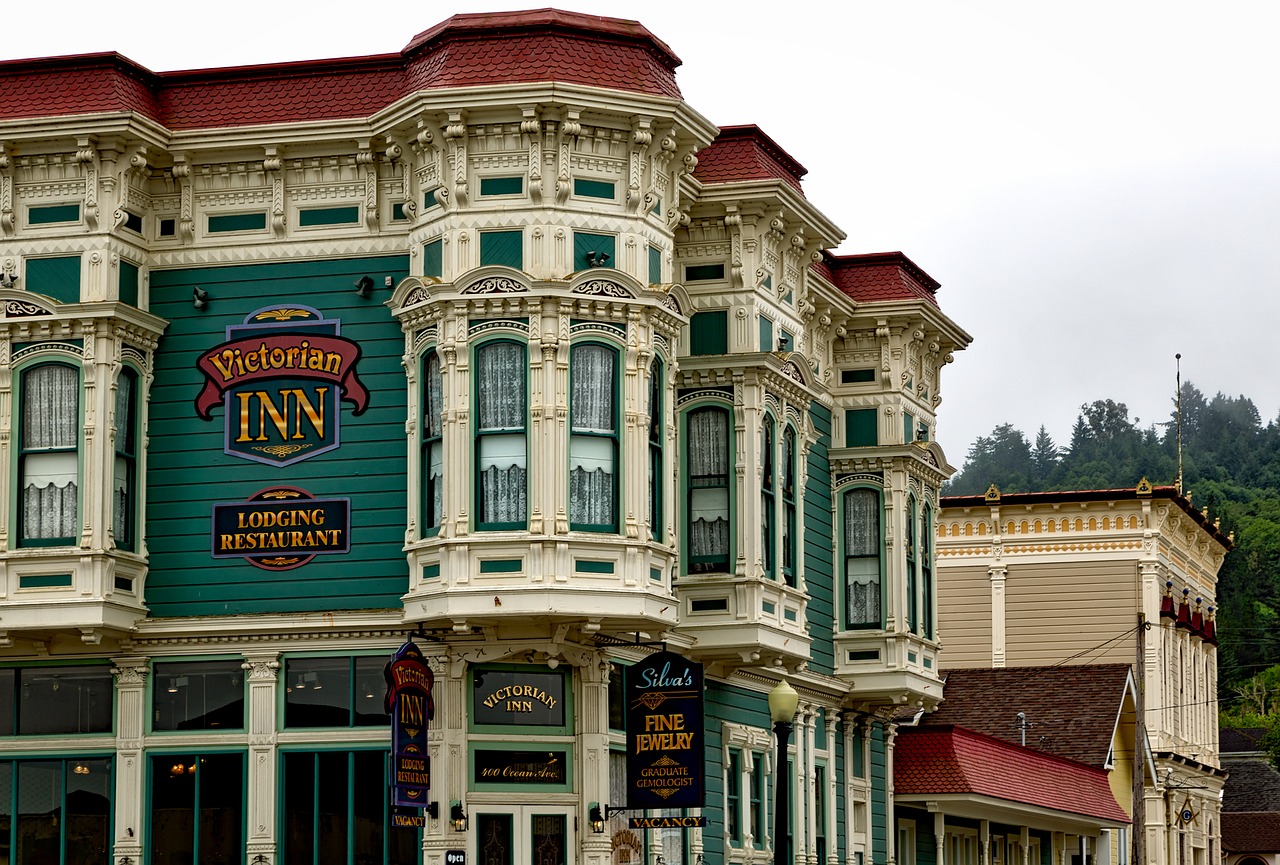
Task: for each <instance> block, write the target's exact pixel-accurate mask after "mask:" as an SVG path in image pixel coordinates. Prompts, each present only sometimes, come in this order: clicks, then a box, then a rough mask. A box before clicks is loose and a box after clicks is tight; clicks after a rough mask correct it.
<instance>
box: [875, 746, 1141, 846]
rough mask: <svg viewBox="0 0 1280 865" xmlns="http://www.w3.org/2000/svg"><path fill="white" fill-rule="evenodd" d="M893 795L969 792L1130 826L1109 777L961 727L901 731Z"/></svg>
mask: <svg viewBox="0 0 1280 865" xmlns="http://www.w3.org/2000/svg"><path fill="white" fill-rule="evenodd" d="M893 792H894V795H895V796H911V795H926V796H928V795H943V794H948V793H971V794H974V795H977V796H989V797H991V798H994V799H1003V800H1005V801H1008V802H1018V803H1022V804H1026V805H1036V806H1038V807H1041V808H1051V809H1053V810H1054V811H1062V812H1066V813H1069V814H1084V815H1086V816H1089V817H1094V818H1096V819H1099V820H1103V821H1107V822H1110V823H1115V824H1123V823H1128V822H1129V816H1128V815H1127V814H1125V813H1124V810H1123V809H1121V807H1120V805H1119V804H1118V803H1117V802H1116V797H1115V795H1114V794H1113V793H1112V792H1111V785H1110V783H1109V782H1108V780H1107V773H1106V772H1105V771H1104V770H1102V769H1096V768H1093V767H1091V766H1085V765H1082V764H1080V763H1076V762H1074V761H1071V760H1064V759H1062V758H1060V757H1052V756H1049V755H1047V754H1041V753H1038V752H1036V751H1033V750H1032V749H1030V748H1021V747H1018V746H1017V745H1010V744H1008V743H1007V742H1002V741H1000V740H998V739H995V738H992V737H991V736H984V735H982V734H981V733H976V732H974V731H972V730H966V729H964V728H962V727H951V726H938V727H923V728H922V727H902V728H900V729H899V732H898V739H897V742H896V744H895V745H894V749H893Z"/></svg>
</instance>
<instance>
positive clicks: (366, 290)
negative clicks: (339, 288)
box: [355, 274, 373, 297]
mask: <svg viewBox="0 0 1280 865" xmlns="http://www.w3.org/2000/svg"><path fill="white" fill-rule="evenodd" d="M355 285H356V294H358V295H360V296H361V297H368V296H369V295H370V294H372V293H373V277H372V276H369V275H368V274H365V275H364V276H362V277H360V278H359V279H357V280H356V282H355Z"/></svg>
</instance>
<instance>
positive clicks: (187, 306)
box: [0, 9, 969, 865]
mask: <svg viewBox="0 0 1280 865" xmlns="http://www.w3.org/2000/svg"><path fill="white" fill-rule="evenodd" d="M679 64H680V60H679V59H678V58H677V57H676V56H675V54H674V53H673V52H672V50H671V48H670V47H669V46H667V45H666V44H665V43H664V42H663V41H661V40H660V39H658V38H657V37H656V36H654V35H653V34H652V33H650V32H649V31H648V30H646V29H645V28H644V27H643V26H642V25H641V24H640V23H638V22H635V21H626V20H618V19H612V18H603V17H599V16H591V15H581V14H577V13H570V12H560V11H556V10H547V9H542V10H537V11H529V12H508V13H495V14H484V15H457V16H454V17H452V18H449V19H447V20H445V21H443V22H441V23H440V24H437V25H436V26H434V27H431V29H429V30H426V31H424V32H422V33H420V34H419V35H417V36H415V37H414V38H413V39H412V40H411V41H409V43H408V44H407V45H406V46H405V47H404V48H403V49H401V50H399V51H394V52H392V53H387V54H379V55H373V56H368V57H356V58H342V59H330V60H315V61H306V62H299V63H288V64H275V65H265V66H254V67H237V68H228V69H213V70H196V71H181V72H162V73H157V72H153V71H151V70H148V69H146V68H144V67H143V66H140V65H138V64H137V63H134V62H133V61H131V60H128V59H126V58H123V57H121V56H119V55H117V54H96V55H84V56H76V57H56V58H43V59H37V60H10V61H0V475H3V478H0V480H4V481H5V483H2V484H0V489H4V490H6V491H7V492H6V494H5V495H4V496H0V746H2V747H0V859H5V860H6V861H11V862H14V863H57V865H71V863H80V862H95V863H97V862H106V861H110V862H112V863H114V865H177V863H232V862H241V863H250V865H277V863H306V865H316V863H321V862H323V863H342V865H356V863H373V862H381V863H424V865H442V863H445V862H471V863H481V865H517V863H519V865H524V863H534V862H536V863H539V865H542V863H554V865H605V863H611V865H614V863H616V865H622V863H627V865H639V863H644V865H655V863H659V862H661V863H664V865H677V863H686V865H696V863H699V862H703V863H713V862H714V863H757V862H766V861H774V859H775V855H776V854H777V855H789V856H790V857H791V861H793V862H795V863H823V865H828V863H842V865H862V863H871V862H886V861H900V862H901V861H907V857H906V851H905V850H904V851H903V855H901V856H900V855H898V853H897V851H896V849H895V848H896V846H897V845H898V843H899V840H900V839H905V837H906V836H903V835H901V834H900V833H899V831H898V829H899V828H901V826H904V825H905V824H903V823H901V821H900V820H899V818H898V817H895V810H894V801H893V796H892V794H891V787H892V785H891V783H890V778H891V774H892V754H893V741H894V736H895V729H896V727H895V722H894V718H895V717H897V713H899V712H900V711H901V710H903V709H904V708H907V709H913V710H916V711H918V710H928V709H931V708H933V707H934V706H935V705H937V703H938V701H939V700H940V699H941V696H942V681H941V678H940V676H939V663H940V658H939V647H940V643H939V639H938V634H937V631H936V622H935V610H936V588H935V586H934V579H933V574H934V569H933V561H932V559H933V556H932V545H931V544H930V543H929V542H928V539H929V538H930V537H932V536H933V533H934V522H933V521H934V514H935V513H936V509H937V498H938V490H939V489H940V487H941V485H942V483H943V481H944V480H945V479H946V478H947V477H948V475H949V474H950V473H951V471H952V469H951V467H950V466H949V465H948V463H947V460H946V457H945V455H944V454H943V451H942V449H941V448H940V447H939V446H938V444H937V443H936V438H937V436H936V433H937V417H936V414H935V411H936V409H937V407H938V406H939V404H940V402H941V399H942V396H941V393H942V390H941V388H942V381H941V372H942V369H943V367H944V366H945V365H946V364H947V363H949V362H950V361H951V360H952V357H953V353H954V352H955V351H957V350H959V349H963V348H964V347H965V346H966V345H967V344H968V342H969V337H968V335H967V334H966V333H965V332H964V331H963V330H961V329H960V328H959V327H958V326H956V325H955V324H954V323H953V322H952V321H951V320H950V319H949V318H948V317H947V316H946V315H945V314H944V313H943V312H942V311H941V309H940V307H939V305H938V299H937V290H938V287H939V285H938V283H937V282H936V281H934V280H933V279H932V278H931V277H930V276H929V275H928V274H927V273H925V272H924V271H923V270H922V269H921V268H919V267H918V266H917V265H915V264H914V263H913V262H912V261H911V260H910V259H908V258H907V257H906V256H904V255H902V254H901V253H896V252H894V253H871V254H839V253H836V252H833V251H832V250H834V249H835V247H836V246H837V245H838V244H839V243H840V241H841V240H842V239H843V233H842V232H841V231H840V229H839V228H838V227H837V226H835V225H834V224H833V223H832V222H831V221H830V220H829V219H828V218H827V217H826V216H824V215H823V214H822V213H821V212H819V211H818V210H817V209H816V208H814V207H813V205H811V204H810V203H809V201H808V199H807V198H806V197H805V192H804V188H803V185H802V182H801V179H802V177H803V176H804V174H805V170H804V168H803V166H801V165H800V164H799V163H798V162H797V161H796V160H795V159H794V158H793V157H792V156H791V155H789V154H788V153H787V152H785V151H784V150H783V149H782V148H781V147H780V146H779V145H778V144H777V143H775V142H774V141H773V140H772V139H771V138H770V137H769V136H768V135H766V134H765V133H764V132H763V131H762V130H760V129H758V128H757V127H754V126H737V127H724V128H717V127H716V126H714V125H712V124H711V123H710V122H709V121H708V120H707V119H706V118H705V117H704V116H703V115H702V114H700V113H699V112H698V111H697V110H696V109H695V108H694V107H692V106H690V105H688V104H687V103H686V102H685V101H684V100H683V98H682V97H681V94H680V89H679V87H678V84H677V81H676V74H675V72H676V68H677V67H678V66H679ZM389 659H392V660H391V662H390V664H389V663H388V661H389ZM784 679H785V680H787V681H788V682H790V684H791V685H792V686H794V688H795V689H796V691H798V692H799V695H800V697H799V709H798V712H797V714H796V716H795V718H794V729H795V734H794V736H792V737H791V739H790V741H789V744H788V745H787V746H786V747H785V748H784V749H783V752H782V753H779V749H778V745H777V740H776V739H775V738H774V737H773V735H772V734H771V721H770V715H769V710H768V706H767V700H766V694H767V693H768V692H769V691H770V690H771V689H772V688H774V686H775V685H777V684H778V683H779V682H780V681H781V680H784ZM781 785H787V786H786V787H785V789H786V790H787V791H788V793H789V795H788V796H786V797H785V798H783V799H782V800H781V801H782V802H783V803H788V802H789V803H790V804H789V805H787V806H786V807H785V808H783V809H782V811H781V812H779V813H776V814H775V813H774V807H775V805H774V803H775V802H777V801H779V800H778V799H777V798H776V797H777V796H778V794H779V791H780V790H782V789H783V787H782V786H781ZM776 818H780V819H776ZM911 820H912V821H914V820H915V818H911ZM776 827H785V834H786V835H787V837H786V838H782V837H776V836H777V835H778V831H779V830H778V829H777V828H776ZM913 831H914V830H913ZM912 837H919V838H922V839H925V840H923V841H921V843H922V844H924V843H926V842H927V843H928V844H930V845H932V841H931V840H929V839H932V837H933V836H932V835H930V834H929V833H928V832H927V831H925V830H924V828H923V827H922V828H921V830H920V833H919V835H918V836H912ZM902 843H905V840H904V841H903V842H902ZM921 849H922V851H923V850H924V848H923V847H922V848H921ZM929 849H930V850H932V846H930V847H929ZM788 851H790V852H789V854H788ZM921 855H925V854H924V853H923V852H922V853H921ZM929 855H933V854H932V853H929Z"/></svg>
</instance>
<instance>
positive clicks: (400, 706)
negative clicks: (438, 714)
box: [383, 640, 435, 808]
mask: <svg viewBox="0 0 1280 865" xmlns="http://www.w3.org/2000/svg"><path fill="white" fill-rule="evenodd" d="M383 676H384V677H385V678H386V680H387V696H386V709H387V713H388V714H389V715H391V786H392V799H391V803H392V804H393V805H397V806H402V807H403V806H408V807H412V808H425V807H426V806H427V793H428V792H429V791H430V789H431V758H430V756H428V754H427V722H428V721H430V720H432V718H433V717H434V716H435V704H434V703H433V702H432V699H431V687H432V685H434V684H435V674H434V673H432V672H431V667H429V666H428V665H427V662H426V659H425V658H423V657H422V652H421V651H420V650H419V649H418V647H417V646H416V645H414V642H413V640H410V641H409V642H407V643H405V644H404V645H403V646H401V647H400V648H399V649H397V650H396V653H395V654H394V655H393V656H392V657H391V660H390V661H388V662H387V666H386V668H385V669H384V670H383Z"/></svg>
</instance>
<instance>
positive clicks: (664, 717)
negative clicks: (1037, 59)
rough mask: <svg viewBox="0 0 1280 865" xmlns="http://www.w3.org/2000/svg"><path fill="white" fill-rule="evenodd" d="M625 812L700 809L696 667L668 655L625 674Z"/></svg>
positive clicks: (700, 686)
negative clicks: (651, 809)
mask: <svg viewBox="0 0 1280 865" xmlns="http://www.w3.org/2000/svg"><path fill="white" fill-rule="evenodd" d="M623 690H624V692H625V693H626V706H627V807H628V808H632V809H639V808H701V807H702V805H703V801H704V798H705V784H704V780H705V776H704V769H703V764H704V762H705V755H704V754H703V751H704V746H703V740H704V732H703V724H702V699H703V675H702V665H701V664H698V663H695V662H693V661H690V660H688V659H687V658H683V657H681V656H680V655H677V654H675V653H674V652H659V653H657V654H656V655H650V656H649V657H648V658H646V659H645V660H643V661H641V662H640V663H638V664H633V665H632V666H630V667H627V668H626V671H625V673H624V675H623Z"/></svg>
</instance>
